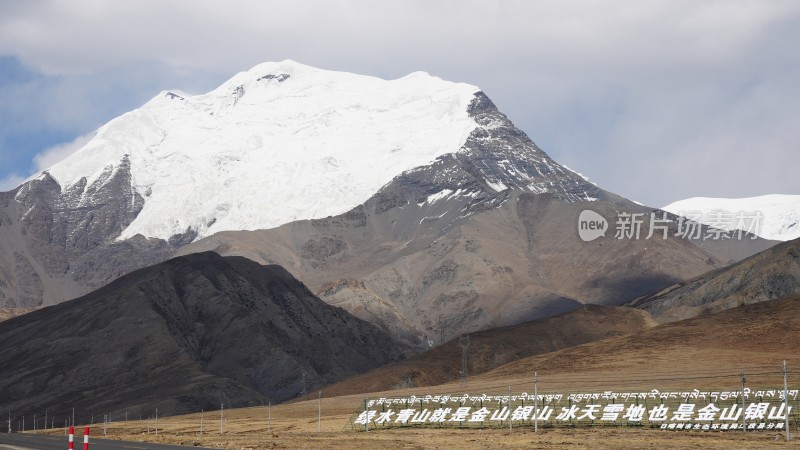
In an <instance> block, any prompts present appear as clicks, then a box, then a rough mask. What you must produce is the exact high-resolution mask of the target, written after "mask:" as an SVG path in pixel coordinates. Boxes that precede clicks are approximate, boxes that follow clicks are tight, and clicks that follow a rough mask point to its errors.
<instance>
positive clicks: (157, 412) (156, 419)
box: [156, 408, 158, 436]
mask: <svg viewBox="0 0 800 450" xmlns="http://www.w3.org/2000/svg"><path fill="white" fill-rule="evenodd" d="M156 436H158V408H156Z"/></svg>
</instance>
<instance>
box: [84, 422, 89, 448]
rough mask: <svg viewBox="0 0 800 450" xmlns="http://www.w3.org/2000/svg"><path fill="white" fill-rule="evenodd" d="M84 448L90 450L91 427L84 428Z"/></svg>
mask: <svg viewBox="0 0 800 450" xmlns="http://www.w3.org/2000/svg"><path fill="white" fill-rule="evenodd" d="M83 450H89V427H86V428H84V429H83Z"/></svg>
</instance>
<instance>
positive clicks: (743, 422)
mask: <svg viewBox="0 0 800 450" xmlns="http://www.w3.org/2000/svg"><path fill="white" fill-rule="evenodd" d="M745 381H746V380H745V378H744V369H742V431H743V432H747V424H746V423H745V421H744V383H745Z"/></svg>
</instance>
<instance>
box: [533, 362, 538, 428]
mask: <svg viewBox="0 0 800 450" xmlns="http://www.w3.org/2000/svg"><path fill="white" fill-rule="evenodd" d="M537 378H538V373H536V372H533V432H534V433H538V432H539V390H538V389H537V386H536V384H537V382H538V379H537Z"/></svg>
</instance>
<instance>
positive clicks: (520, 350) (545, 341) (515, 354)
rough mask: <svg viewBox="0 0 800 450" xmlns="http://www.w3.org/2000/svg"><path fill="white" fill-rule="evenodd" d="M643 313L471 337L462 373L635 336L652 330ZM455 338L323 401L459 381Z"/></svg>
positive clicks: (613, 312)
mask: <svg viewBox="0 0 800 450" xmlns="http://www.w3.org/2000/svg"><path fill="white" fill-rule="evenodd" d="M655 325H656V323H655V321H654V320H653V319H652V318H651V317H650V316H649V314H647V313H645V312H644V311H640V310H636V309H633V308H624V307H609V306H598V305H585V306H582V307H580V308H579V309H577V310H575V311H571V312H568V313H565V314H561V315H559V316H556V317H551V318H548V319H540V320H534V321H530V322H525V323H522V324H519V325H514V326H510V327H502V328H495V329H491V330H486V331H480V332H476V333H471V334H469V335H467V336H468V340H469V348H468V358H467V373H468V374H473V375H474V374H479V373H482V372H486V371H488V370H491V369H493V368H495V367H499V366H501V365H503V364H506V363H509V362H512V361H515V360H518V359H520V358H524V357H527V356H531V355H537V354H543V353H548V352H553V351H556V350H560V349H563V348H568V347H572V346H575V345H579V344H584V343H587V342H592V341H597V340H601V339H606V338H609V337H613V336H621V335H625V334H629V333H638V332H642V331H644V330H647V329H649V328H650V327H652V326H655ZM461 343H462V341H461V339H460V338H456V339H453V340H450V341H448V342H447V343H445V344H444V345H441V346H438V347H435V348H433V349H431V350H429V351H427V352H425V353H422V354H419V355H415V356H412V357H411V358H408V359H406V360H403V361H398V362H396V363H392V364H389V365H387V366H384V367H381V368H378V369H375V370H373V371H371V372H369V373H366V374H363V375H359V376H356V377H354V378H351V379H349V380H345V381H343V382H340V383H337V384H334V385H332V386H328V387H326V388H325V395H327V396H332V395H345V394H352V393H359V392H369V391H383V390H389V389H395V388H399V387H421V386H433V385H438V384H442V383H447V382H450V381H457V380H459V379H460V378H461V365H462V347H461Z"/></svg>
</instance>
